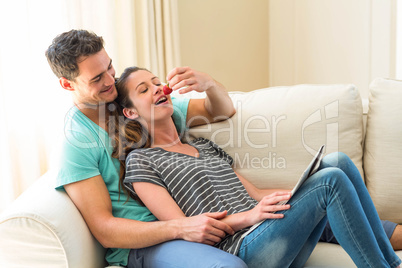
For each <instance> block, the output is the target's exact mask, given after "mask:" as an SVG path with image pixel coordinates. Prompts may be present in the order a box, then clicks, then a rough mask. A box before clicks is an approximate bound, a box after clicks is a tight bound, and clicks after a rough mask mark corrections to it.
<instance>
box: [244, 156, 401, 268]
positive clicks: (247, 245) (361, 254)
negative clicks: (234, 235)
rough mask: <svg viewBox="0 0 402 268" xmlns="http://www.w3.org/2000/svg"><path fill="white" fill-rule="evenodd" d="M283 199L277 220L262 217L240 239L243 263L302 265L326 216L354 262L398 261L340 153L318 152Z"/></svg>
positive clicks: (363, 264)
mask: <svg viewBox="0 0 402 268" xmlns="http://www.w3.org/2000/svg"><path fill="white" fill-rule="evenodd" d="M289 204H290V205H291V208H290V209H289V210H286V211H283V212H281V213H283V214H284V215H285V217H284V218H283V219H268V220H265V221H264V222H263V223H262V224H261V225H260V226H259V227H258V228H256V229H255V230H254V231H253V232H251V233H250V234H249V235H247V236H246V237H245V238H244V240H243V242H242V245H241V248H240V250H239V253H238V256H239V257H240V258H241V259H243V260H244V261H245V263H246V264H247V265H248V267H251V268H252V267H281V268H282V267H303V265H304V264H305V262H306V261H307V259H308V257H309V256H310V254H311V252H312V251H313V249H314V247H315V246H316V244H317V242H318V240H319V238H320V236H321V234H322V232H323V229H324V227H325V225H326V222H327V220H328V221H329V222H330V224H331V227H332V231H333V233H334V235H335V236H336V238H337V240H338V242H339V244H340V245H341V246H342V247H343V248H344V249H345V251H346V252H347V253H348V254H349V255H350V257H351V258H352V259H353V261H354V263H355V264H356V265H357V267H375V268H378V267H397V266H398V265H399V264H400V262H401V260H400V259H399V258H398V256H397V255H396V254H395V252H394V251H393V249H392V246H391V244H390V242H389V239H388V237H387V235H386V234H385V232H384V229H383V227H382V225H381V222H380V219H379V217H378V214H377V212H376V209H375V207H374V204H373V202H372V200H371V198H370V196H369V193H368V191H367V188H366V186H365V185H364V182H363V180H362V178H361V176H360V173H359V171H358V170H357V168H356V166H355V165H354V164H353V162H352V161H351V160H350V159H349V157H347V156H346V155H345V154H343V153H333V154H330V155H328V156H326V157H324V159H323V161H322V163H321V166H320V168H319V170H318V171H317V172H316V173H315V174H314V175H312V176H311V177H310V178H309V179H308V180H307V181H306V182H305V183H304V184H303V186H302V187H301V188H300V189H299V190H298V191H297V192H296V193H295V194H294V196H293V197H292V198H291V199H290V200H289Z"/></svg>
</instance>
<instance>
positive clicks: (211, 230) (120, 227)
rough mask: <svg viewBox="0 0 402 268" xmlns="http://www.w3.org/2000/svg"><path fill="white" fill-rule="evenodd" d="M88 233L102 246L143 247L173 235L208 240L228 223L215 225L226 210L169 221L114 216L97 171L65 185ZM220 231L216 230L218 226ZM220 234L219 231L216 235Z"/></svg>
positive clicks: (226, 229)
mask: <svg viewBox="0 0 402 268" xmlns="http://www.w3.org/2000/svg"><path fill="white" fill-rule="evenodd" d="M64 188H65V189H66V191H67V193H68V195H69V197H70V198H71V200H72V201H73V202H74V204H75V206H76V207H77V208H78V210H79V211H80V213H81V214H82V216H83V217H84V220H85V222H86V223H87V225H88V227H89V229H90V230H91V233H92V234H93V235H94V236H95V238H96V239H97V240H98V241H99V242H100V243H101V244H102V246H104V247H105V248H110V247H112V248H143V247H148V246H152V245H156V244H159V243H162V242H166V241H170V240H173V239H184V240H187V241H192V242H200V243H206V244H208V243H210V241H211V237H213V238H212V239H213V240H216V239H218V240H219V241H220V239H221V238H222V237H223V236H219V235H221V234H222V233H224V232H231V229H230V228H229V227H228V226H227V225H222V224H221V225H219V224H218V225H217V222H218V223H220V222H219V221H218V220H219V219H220V218H223V217H225V216H226V213H209V214H203V215H199V216H196V217H190V218H182V219H175V220H170V221H156V222H141V221H135V220H131V219H124V218H116V217H114V216H113V214H112V203H111V200H110V196H109V193H108V190H107V188H106V185H105V183H104V181H103V179H102V177H101V176H100V175H98V176H95V177H92V178H90V179H86V180H83V181H79V182H75V183H71V184H68V185H65V186H64ZM216 226H219V227H220V228H223V231H224V232H222V230H220V231H218V228H219V227H216ZM217 234H219V235H217Z"/></svg>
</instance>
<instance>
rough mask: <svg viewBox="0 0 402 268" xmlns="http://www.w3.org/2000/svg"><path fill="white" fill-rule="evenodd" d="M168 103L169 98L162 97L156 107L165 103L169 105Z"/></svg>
mask: <svg viewBox="0 0 402 268" xmlns="http://www.w3.org/2000/svg"><path fill="white" fill-rule="evenodd" d="M167 101H168V98H166V96H162V97H160V98H159V99H158V100H157V101H156V102H155V105H159V104H164V103H167Z"/></svg>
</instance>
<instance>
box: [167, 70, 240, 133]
mask: <svg viewBox="0 0 402 268" xmlns="http://www.w3.org/2000/svg"><path fill="white" fill-rule="evenodd" d="M167 80H168V81H169V86H170V87H171V88H172V89H173V90H178V89H180V91H179V92H180V93H181V94H183V93H187V92H190V91H192V90H195V91H197V92H205V93H206V98H205V99H191V100H190V102H189V106H188V111H187V120H186V121H187V122H188V123H189V126H190V127H192V126H197V125H203V124H206V123H213V122H217V121H221V120H225V119H227V118H229V117H231V116H232V115H234V114H235V113H236V110H235V108H234V106H233V103H232V100H231V99H230V97H229V95H228V93H227V91H226V89H225V87H224V86H223V85H222V84H220V83H219V82H217V81H216V80H214V79H213V78H212V77H211V76H210V75H208V74H206V73H202V72H198V71H195V70H193V69H191V68H189V67H177V68H174V69H173V70H172V71H171V72H170V73H169V74H168V76H167Z"/></svg>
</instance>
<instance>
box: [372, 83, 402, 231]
mask: <svg viewBox="0 0 402 268" xmlns="http://www.w3.org/2000/svg"><path fill="white" fill-rule="evenodd" d="M401 102H402V81H396V80H388V79H376V80H374V81H373V82H372V83H371V85H370V96H369V111H368V115H367V131H366V139H365V149H364V171H365V175H366V185H367V188H368V190H369V192H370V195H371V197H372V199H373V201H374V204H375V206H376V208H377V211H378V213H379V214H380V217H381V218H382V219H387V220H391V221H394V222H397V223H400V224H402V202H401V198H402V108H401Z"/></svg>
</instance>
